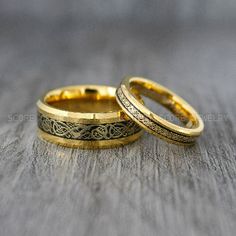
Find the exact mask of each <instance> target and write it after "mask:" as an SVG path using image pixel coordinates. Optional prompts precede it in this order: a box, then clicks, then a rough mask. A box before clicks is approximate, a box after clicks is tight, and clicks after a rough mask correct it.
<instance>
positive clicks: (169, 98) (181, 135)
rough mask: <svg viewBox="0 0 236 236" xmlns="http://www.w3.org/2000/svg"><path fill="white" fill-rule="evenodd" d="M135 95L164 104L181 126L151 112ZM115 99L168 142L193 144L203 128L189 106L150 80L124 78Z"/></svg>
mask: <svg viewBox="0 0 236 236" xmlns="http://www.w3.org/2000/svg"><path fill="white" fill-rule="evenodd" d="M137 94H138V95H144V96H146V97H149V98H151V99H152V100H154V101H156V102H158V103H160V104H161V105H163V106H165V107H166V108H167V109H169V110H170V111H171V112H172V113H173V114H175V115H176V116H177V117H178V118H179V119H180V120H181V121H182V122H183V126H179V125H176V124H174V123H172V122H169V121H167V120H166V119H164V118H162V117H160V116H159V115H158V114H155V113H153V112H152V111H151V110H149V109H148V108H147V107H146V106H145V105H144V104H143V103H141V102H140V101H139V99H137V96H136V95H137ZM116 98H117V102H118V103H119V105H120V106H121V108H122V110H123V111H124V112H125V113H126V114H127V115H128V116H129V117H130V119H132V120H133V121H135V122H136V123H137V124H138V125H139V126H140V127H142V128H144V129H145V130H146V131H148V132H149V133H151V134H154V135H156V136H157V137H160V138H163V139H165V140H167V141H169V142H171V143H175V144H187V145H188V144H193V143H194V141H195V140H196V138H197V137H198V136H199V135H200V134H201V133H202V131H203V129H204V124H203V121H202V119H201V117H200V116H199V114H198V113H197V112H196V111H195V109H194V108H193V107H192V106H190V105H189V104H188V103H187V102H186V101H185V100H184V99H182V98H181V97H179V96H178V95H176V94H175V93H173V92H172V91H170V90H169V89H167V88H165V87H164V86H162V85H160V84H158V83H155V82H153V81H151V80H148V79H145V78H141V77H126V78H125V79H124V80H123V81H122V82H121V84H120V86H119V87H118V89H117V91H116Z"/></svg>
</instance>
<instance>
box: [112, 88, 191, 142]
mask: <svg viewBox="0 0 236 236" xmlns="http://www.w3.org/2000/svg"><path fill="white" fill-rule="evenodd" d="M116 94H117V97H118V99H119V101H120V103H121V104H122V105H123V106H124V107H125V109H126V110H127V111H128V112H129V113H130V114H131V115H132V116H134V117H135V118H136V119H137V120H138V121H139V122H141V123H142V124H143V125H145V126H146V127H147V128H149V129H150V130H152V131H154V132H155V133H157V134H159V135H160V136H163V137H165V138H167V139H169V140H174V141H176V142H181V143H193V142H194V141H195V139H196V137H189V136H184V135H181V134H177V133H175V132H172V131H170V130H168V129H166V128H164V127H162V126H161V125H160V124H158V123H156V122H154V121H153V120H151V119H150V118H149V117H147V116H146V115H144V114H143V113H142V112H140V111H139V110H138V109H137V108H136V107H135V106H134V105H133V104H131V103H130V101H129V100H128V99H127V98H126V96H125V95H124V93H123V91H122V89H121V88H119V89H117V92H116Z"/></svg>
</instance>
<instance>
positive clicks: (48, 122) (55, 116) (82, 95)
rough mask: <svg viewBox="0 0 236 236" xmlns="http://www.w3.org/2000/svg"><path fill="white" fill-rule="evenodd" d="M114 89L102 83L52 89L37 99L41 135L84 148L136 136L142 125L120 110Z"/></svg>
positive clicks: (116, 143) (114, 143)
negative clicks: (100, 84) (101, 84)
mask: <svg viewBox="0 0 236 236" xmlns="http://www.w3.org/2000/svg"><path fill="white" fill-rule="evenodd" d="M115 91H116V89H115V88H113V87H108V86H99V85H80V86H70V87H64V88H59V89H55V90H52V91H49V92H48V93H47V94H46V95H45V96H43V97H42V98H41V99H40V100H39V101H38V103H37V107H38V135H39V137H40V138H42V139H44V140H47V141H50V142H53V143H56V144H60V145H63V146H67V147H79V148H85V149H94V148H112V147H117V146H121V145H125V144H128V143H131V142H133V141H135V140H137V139H138V138H139V137H140V136H141V134H142V129H141V127H140V126H139V125H138V124H136V123H135V122H134V121H132V120H131V119H129V117H128V116H127V115H126V114H125V113H124V112H123V111H122V110H121V108H120V107H119V105H118V104H117V102H116V98H115Z"/></svg>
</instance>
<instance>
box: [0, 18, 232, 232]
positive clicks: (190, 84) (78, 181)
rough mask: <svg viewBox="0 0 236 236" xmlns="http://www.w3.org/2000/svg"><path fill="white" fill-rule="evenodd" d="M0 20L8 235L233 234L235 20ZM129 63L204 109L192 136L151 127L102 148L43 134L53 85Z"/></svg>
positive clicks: (0, 145) (2, 180)
mask: <svg viewBox="0 0 236 236" xmlns="http://www.w3.org/2000/svg"><path fill="white" fill-rule="evenodd" d="M1 24H2V25H1V27H0V35H1V37H0V109H1V112H0V124H1V129H0V235H1V236H5V235H7V236H9V235H10V236H14V235H17V236H20V235H22V236H28V235H30V236H31V235H34V236H37V235H55V236H60V235H63V236H64V235H86V236H87V235H101V236H105V235H114V236H115V235H165V236H168V235H170V236H173V235H180V236H183V235H186V236H189V235H192V236H195V235H212V236H213V235H214V236H217V235H224V236H229V235H232V236H233V235H235V232H236V210H235V208H236V162H235V158H236V150H235V149H236V130H235V129H236V128H235V127H236V126H235V125H236V122H235V117H236V103H235V99H236V94H235V86H236V82H235V81H236V80H235V77H236V67H235V65H236V47H235V38H236V30H235V27H234V28H233V27H227V28H226V27H224V28H219V27H218V28H217V27H207V26H204V27H192V26H191V27H187V26H186V27H184V28H177V29H171V28H167V29H164V28H157V27H155V25H153V26H152V25H148V26H147V25H140V26H136V27H134V26H132V25H130V26H129V25H87V26H86V25H79V24H77V25H73V24H70V25H44V24H39V23H35V22H28V23H26V22H24V24H23V23H16V22H15V23H14V22H9V23H6V22H5V23H4V24H3V23H1ZM127 74H135V75H140V76H146V77H148V78H151V79H153V80H155V81H157V82H159V83H161V84H163V85H165V86H167V87H169V88H170V89H173V90H174V91H175V92H176V93H177V94H179V95H181V96H183V97H184V98H185V99H186V100H187V101H189V103H190V104H192V105H193V106H194V107H195V108H196V109H197V110H198V111H199V112H200V113H201V114H202V116H203V119H204V121H205V126H206V128H205V132H204V134H203V136H202V137H201V138H200V139H199V141H198V142H197V143H196V145H195V146H193V147H182V146H175V145H171V144H168V143H166V142H164V141H161V140H159V139H157V138H155V137H153V136H151V135H148V134H145V135H144V136H143V138H142V139H140V140H139V141H137V142H136V143H134V144H131V145H128V146H125V147H123V148H117V149H110V150H94V151H85V150H79V149H69V148H63V147H59V146H56V145H54V144H50V143H45V142H43V141H40V140H38V139H37V137H36V120H35V110H36V107H35V103H36V101H37V99H38V98H39V96H41V94H42V93H44V92H45V91H46V90H48V89H51V88H55V87H59V86H64V85H71V84H90V83H91V84H108V85H114V86H116V85H118V83H119V82H120V80H121V78H122V77H123V76H124V75H127ZM153 108H154V109H156V108H155V107H153Z"/></svg>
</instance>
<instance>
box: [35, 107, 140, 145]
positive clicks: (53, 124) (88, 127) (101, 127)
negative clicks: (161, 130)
mask: <svg viewBox="0 0 236 236" xmlns="http://www.w3.org/2000/svg"><path fill="white" fill-rule="evenodd" d="M38 127H39V128H40V129H41V130H42V131H44V132H46V133H48V134H51V135H54V136H57V137H61V138H66V139H73V140H87V141H96V140H109V139H119V138H124V137H128V136H130V135H133V134H135V133H138V132H140V131H141V128H140V127H139V126H138V125H137V124H136V123H135V122H133V121H131V120H129V121H121V122H116V123H106V124H81V123H73V122H66V121H59V120H55V119H52V118H49V117H47V116H45V115H43V114H41V113H39V112H38Z"/></svg>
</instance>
